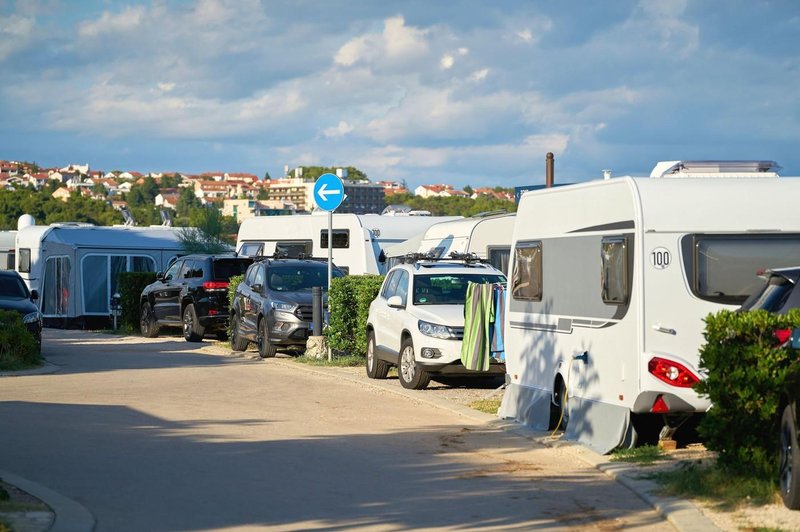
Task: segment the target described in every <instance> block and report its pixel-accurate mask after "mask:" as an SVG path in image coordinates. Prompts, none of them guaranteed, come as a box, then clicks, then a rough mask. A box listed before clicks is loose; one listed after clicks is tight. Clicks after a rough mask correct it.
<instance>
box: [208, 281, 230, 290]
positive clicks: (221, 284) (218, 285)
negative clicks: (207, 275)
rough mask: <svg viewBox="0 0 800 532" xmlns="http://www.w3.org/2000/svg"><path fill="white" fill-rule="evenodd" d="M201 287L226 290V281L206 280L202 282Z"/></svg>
mask: <svg viewBox="0 0 800 532" xmlns="http://www.w3.org/2000/svg"><path fill="white" fill-rule="evenodd" d="M203 288H204V289H206V290H227V289H228V283H227V282H226V281H206V282H205V283H203Z"/></svg>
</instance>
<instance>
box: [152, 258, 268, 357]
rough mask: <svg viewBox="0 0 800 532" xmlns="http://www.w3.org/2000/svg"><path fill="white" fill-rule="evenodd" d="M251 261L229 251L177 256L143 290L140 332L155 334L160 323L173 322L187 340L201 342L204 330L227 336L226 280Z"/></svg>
mask: <svg viewBox="0 0 800 532" xmlns="http://www.w3.org/2000/svg"><path fill="white" fill-rule="evenodd" d="M252 262H253V260H252V259H250V258H247V257H237V256H236V255H232V254H230V255H229V254H224V255H199V254H198V255H187V256H185V257H180V258H178V259H177V260H176V261H175V262H174V263H173V264H172V266H170V267H169V269H167V271H166V272H164V273H161V272H159V273H158V274H156V279H157V280H156V281H155V282H154V283H151V284H149V285H147V286H146V287H145V289H144V290H142V295H141V298H140V306H141V321H140V326H141V330H142V335H143V336H145V337H147V338H155V337H156V336H158V333H159V329H160V328H161V327H162V326H174V327H182V328H183V337H184V338H185V339H186V341H188V342H200V341H201V340H202V339H203V337H204V336H205V335H206V334H207V333H216V335H217V337H219V338H221V339H224V338H227V330H228V315H229V308H228V306H229V305H228V284H229V283H230V279H231V277H233V276H235V275H241V274H243V273H244V272H245V270H246V269H247V267H248V266H250V264H252Z"/></svg>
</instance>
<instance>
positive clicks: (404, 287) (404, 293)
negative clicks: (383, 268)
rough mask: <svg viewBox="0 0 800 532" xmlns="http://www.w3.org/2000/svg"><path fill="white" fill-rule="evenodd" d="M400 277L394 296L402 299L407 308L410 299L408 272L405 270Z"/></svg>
mask: <svg viewBox="0 0 800 532" xmlns="http://www.w3.org/2000/svg"><path fill="white" fill-rule="evenodd" d="M399 277H400V278H399V279H398V281H397V289H396V290H395V293H394V295H396V296H400V299H401V300H402V301H403V306H405V305H406V300H407V299H408V272H407V271H405V270H403V271H401V272H400V276H399Z"/></svg>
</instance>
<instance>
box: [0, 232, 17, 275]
mask: <svg viewBox="0 0 800 532" xmlns="http://www.w3.org/2000/svg"><path fill="white" fill-rule="evenodd" d="M16 239H17V232H16V231H0V270H13V269H14V262H15V258H14V243H15V242H16Z"/></svg>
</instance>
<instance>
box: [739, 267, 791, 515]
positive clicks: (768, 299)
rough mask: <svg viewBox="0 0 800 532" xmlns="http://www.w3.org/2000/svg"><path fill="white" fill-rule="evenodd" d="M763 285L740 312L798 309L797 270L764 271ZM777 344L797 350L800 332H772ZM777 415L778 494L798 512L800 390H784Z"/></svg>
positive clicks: (779, 312) (788, 505)
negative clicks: (778, 438)
mask: <svg viewBox="0 0 800 532" xmlns="http://www.w3.org/2000/svg"><path fill="white" fill-rule="evenodd" d="M762 277H763V278H764V281H765V282H764V285H763V286H762V287H761V288H760V289H759V290H758V291H757V292H756V293H754V294H753V295H752V296H750V298H748V299H747V301H745V302H744V303H743V304H742V310H757V309H761V310H766V311H769V312H775V313H778V314H786V313H787V312H789V310H791V309H793V308H800V290H797V289H796V287H797V282H798V280H800V267H796V268H782V269H775V270H767V271H766V272H764V274H763V275H762ZM775 336H776V338H777V340H778V341H779V342H780V343H781V344H782V345H783V346H785V347H792V348H794V349H800V328H798V329H794V330H791V329H785V330H779V331H775ZM781 404H782V405H784V406H783V408H782V409H781V411H780V416H781V421H780V447H779V452H780V482H779V484H780V490H781V498H782V499H783V503H784V504H785V505H786V507H787V508H791V509H792V510H800V446H799V445H798V442H799V441H800V430H799V427H798V414H799V413H800V410H798V409H800V390H787V391H786V394H785V396H784V397H783V398H782V401H781Z"/></svg>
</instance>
